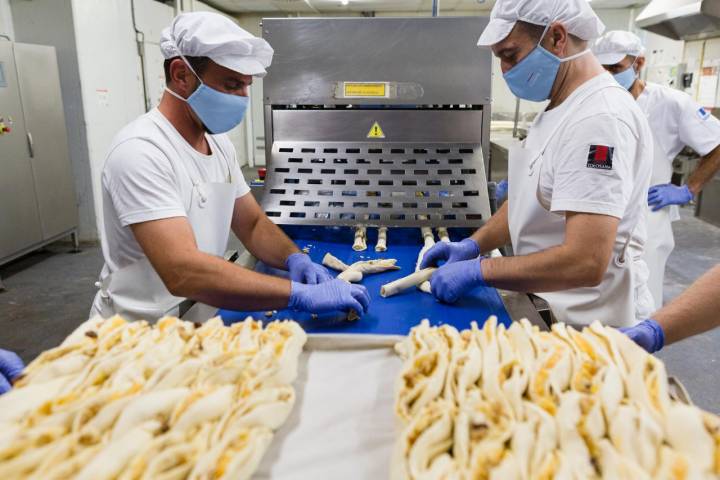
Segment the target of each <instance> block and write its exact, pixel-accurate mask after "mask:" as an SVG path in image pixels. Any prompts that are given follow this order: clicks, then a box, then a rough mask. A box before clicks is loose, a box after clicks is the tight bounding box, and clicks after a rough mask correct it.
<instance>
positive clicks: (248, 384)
mask: <svg viewBox="0 0 720 480" xmlns="http://www.w3.org/2000/svg"><path fill="white" fill-rule="evenodd" d="M305 341H306V336H305V332H304V331H303V330H302V329H301V328H300V326H299V325H298V324H297V323H295V322H292V321H285V322H272V323H269V324H268V325H267V326H266V327H263V324H262V322H256V321H253V320H252V319H248V320H246V321H244V322H241V323H236V324H234V325H233V326H231V327H225V326H224V325H223V323H222V321H221V320H220V318H215V319H212V320H209V321H208V322H206V323H204V324H202V325H200V324H193V323H190V322H184V321H181V320H178V319H177V318H171V317H166V318H163V319H161V320H159V321H158V322H157V324H156V325H153V326H151V325H149V324H148V323H147V322H144V321H142V322H133V323H128V322H126V321H125V320H123V319H122V318H120V317H113V318H111V319H108V320H101V319H93V320H90V321H88V322H85V323H84V324H82V325H81V326H80V327H78V328H77V329H76V331H75V332H73V333H72V334H71V335H70V336H69V337H68V338H67V339H66V340H65V342H63V343H62V344H61V345H60V346H59V347H56V348H53V349H51V350H47V351H45V352H43V353H42V354H41V355H40V356H39V357H38V358H37V359H36V360H35V361H33V362H32V363H31V364H30V365H28V367H27V368H26V370H25V372H24V377H23V378H22V379H21V380H20V381H19V382H17V384H16V386H15V388H14V389H13V390H12V391H11V392H10V393H8V394H6V395H3V396H2V397H0V478H3V479H14V478H37V479H65V478H77V479H92V480H98V479H116V478H117V479H136V478H148V479H149V478H189V479H201V478H217V479H221V478H222V479H245V478H250V476H252V474H253V472H254V471H255V469H256V468H257V467H258V465H259V463H260V460H261V459H262V457H263V455H264V453H265V451H266V450H267V448H268V446H269V445H270V442H271V440H272V438H273V432H274V431H275V430H276V429H278V428H279V427H280V426H281V425H282V424H283V423H284V422H285V419H286V418H287V417H288V415H289V414H290V411H291V409H292V408H293V405H294V403H295V390H294V389H293V387H292V386H291V385H290V384H291V382H293V381H294V380H295V377H296V376H297V370H298V357H299V356H300V353H301V351H302V349H303V345H304V344H305Z"/></svg>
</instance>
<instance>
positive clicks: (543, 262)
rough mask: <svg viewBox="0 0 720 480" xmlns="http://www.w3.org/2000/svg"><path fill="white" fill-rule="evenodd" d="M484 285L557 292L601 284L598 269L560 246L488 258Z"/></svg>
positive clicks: (525, 290)
mask: <svg viewBox="0 0 720 480" xmlns="http://www.w3.org/2000/svg"><path fill="white" fill-rule="evenodd" d="M482 273H483V277H484V279H485V282H486V283H487V284H488V285H491V286H493V287H496V288H501V289H504V290H513V291H517V292H533V293H538V292H557V291H561V290H569V289H572V288H579V287H587V286H594V285H597V284H598V283H600V280H601V278H598V275H597V267H596V264H595V263H594V262H593V260H592V258H591V257H590V256H589V255H587V256H585V258H581V257H580V256H579V255H574V254H572V253H571V252H570V250H569V247H567V246H565V245H560V246H557V247H552V248H549V249H547V250H543V251H540V252H538V253H533V254H531V255H520V256H515V257H499V258H488V259H485V260H483V262H482Z"/></svg>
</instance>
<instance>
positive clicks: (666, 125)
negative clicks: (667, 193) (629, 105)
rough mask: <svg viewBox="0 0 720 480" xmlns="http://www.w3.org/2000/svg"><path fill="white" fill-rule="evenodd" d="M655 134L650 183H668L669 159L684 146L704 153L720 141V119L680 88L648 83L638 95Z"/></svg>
mask: <svg viewBox="0 0 720 480" xmlns="http://www.w3.org/2000/svg"><path fill="white" fill-rule="evenodd" d="M637 103H638V105H640V108H641V109H642V111H643V112H644V113H645V115H646V116H647V119H648V123H650V127H651V129H652V133H653V135H655V142H656V145H655V149H656V152H655V165H654V166H653V176H652V180H651V182H650V185H658V184H664V183H670V180H671V179H672V162H673V160H674V159H675V157H677V155H678V154H679V153H680V151H682V149H683V148H685V146H688V147H690V148H692V149H693V150H695V151H696V152H697V153H698V154H699V155H701V156H705V155H707V154H708V153H710V152H712V151H713V150H714V149H715V148H716V147H717V146H718V145H720V120H718V119H717V118H715V117H714V116H712V115H711V114H710V112H708V111H707V110H705V109H704V108H703V107H701V106H700V105H698V104H697V103H696V102H695V101H694V100H693V99H692V98H691V97H690V95H688V94H686V93H685V92H681V91H680V90H675V89H673V88H669V87H665V86H662V85H657V84H654V83H648V84H647V85H646V86H645V90H643V92H642V93H641V94H640V96H639V97H638V99H637Z"/></svg>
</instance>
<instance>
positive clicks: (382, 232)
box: [375, 227, 388, 252]
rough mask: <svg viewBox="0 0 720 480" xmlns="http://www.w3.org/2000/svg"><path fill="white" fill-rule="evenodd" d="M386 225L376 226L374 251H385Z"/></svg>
mask: <svg viewBox="0 0 720 480" xmlns="http://www.w3.org/2000/svg"><path fill="white" fill-rule="evenodd" d="M387 231H388V229H387V227H380V228H378V240H377V244H376V245H375V251H376V252H386V251H387Z"/></svg>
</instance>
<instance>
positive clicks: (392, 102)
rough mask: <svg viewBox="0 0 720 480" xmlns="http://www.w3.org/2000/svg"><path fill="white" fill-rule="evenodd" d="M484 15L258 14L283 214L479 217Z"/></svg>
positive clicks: (275, 188) (273, 167) (485, 207)
mask: <svg viewBox="0 0 720 480" xmlns="http://www.w3.org/2000/svg"><path fill="white" fill-rule="evenodd" d="M486 23H487V19H485V18H481V17H462V18H460V17H458V18H451V17H443V18H337V19H266V20H264V21H263V27H262V28H263V36H264V38H265V39H267V40H268V41H269V42H270V44H271V45H272V46H273V48H274V49H275V59H274V61H273V65H272V66H271V67H270V69H269V75H268V76H267V77H266V79H265V81H264V84H263V89H264V105H265V136H266V151H267V152H268V179H267V183H266V190H265V195H264V201H263V207H264V209H265V211H266V212H267V214H268V215H269V216H270V217H271V218H273V219H274V220H276V222H277V223H279V224H304V225H358V224H364V225H375V226H379V225H387V226H412V227H418V226H425V225H432V226H446V227H448V226H449V227H460V226H475V227H477V226H479V225H480V224H482V222H483V221H485V220H486V219H487V218H489V216H490V205H489V201H488V193H487V176H486V172H487V171H489V169H488V167H489V164H488V162H487V159H488V152H489V132H490V97H491V96H490V90H491V68H492V67H491V57H490V55H491V54H490V52H489V51H487V50H482V49H479V48H477V47H476V46H475V45H476V43H477V38H478V36H479V34H480V32H482V30H483V28H484V26H485V25H486Z"/></svg>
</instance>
